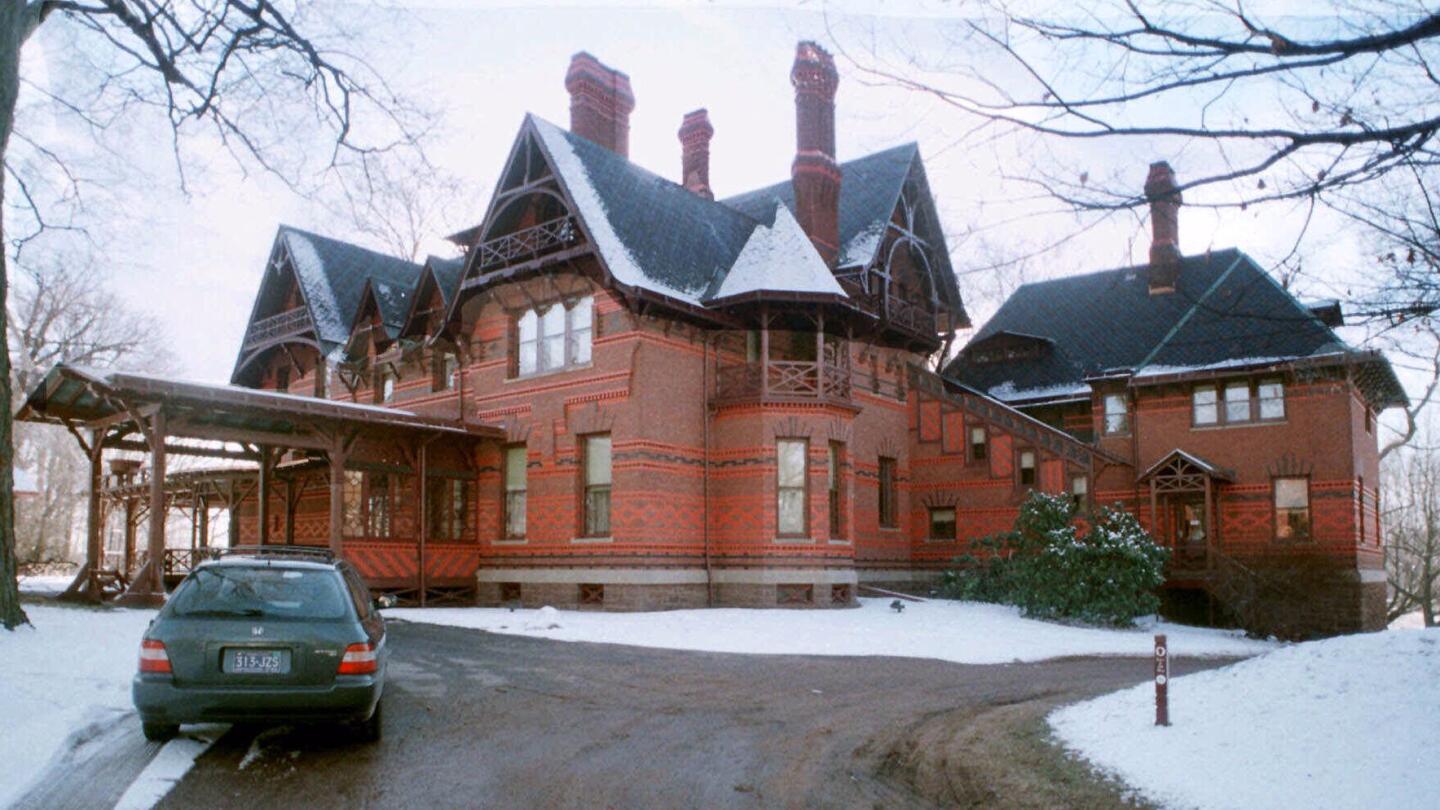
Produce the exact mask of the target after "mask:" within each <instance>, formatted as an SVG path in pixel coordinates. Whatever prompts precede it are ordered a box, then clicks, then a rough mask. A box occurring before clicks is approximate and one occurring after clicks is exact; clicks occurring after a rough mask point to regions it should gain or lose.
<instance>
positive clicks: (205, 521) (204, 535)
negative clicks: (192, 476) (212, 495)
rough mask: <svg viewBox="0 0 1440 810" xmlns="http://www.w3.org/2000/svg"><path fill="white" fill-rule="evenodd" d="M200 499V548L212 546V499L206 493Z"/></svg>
mask: <svg viewBox="0 0 1440 810" xmlns="http://www.w3.org/2000/svg"><path fill="white" fill-rule="evenodd" d="M198 497H199V500H200V504H199V509H200V548H209V547H210V499H209V498H207V497H206V496H204V495H200V496H198Z"/></svg>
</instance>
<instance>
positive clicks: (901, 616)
mask: <svg viewBox="0 0 1440 810" xmlns="http://www.w3.org/2000/svg"><path fill="white" fill-rule="evenodd" d="M890 601H891V600H889V599H862V600H860V603H861V607H860V608H859V609H858V610H780V609H770V610H750V609H742V608H718V609H709V610H672V611H664V612H656V613H592V612H582V611H564V612H562V611H557V610H555V609H554V608H541V609H539V610H514V611H511V610H509V609H506V608H423V609H419V608H411V609H400V610H393V609H392V610H387V611H385V615H386V616H388V617H390V618H396V619H403V620H405V621H412V622H425V623H429V624H443V625H450V626H452V627H467V628H472V629H476V630H488V631H490V632H492V633H507V634H510V635H519V636H535V637H538V638H548V639H555V640H557V641H595V642H603V643H608V644H630V645H634V646H639V647H662V648H666V649H675V650H704V651H707V652H732V653H770V654H788V655H890V656H899V657H903V658H937V659H940V660H942V661H954V662H956V663H961V664H1003V663H1010V662H1014V661H1040V660H1043V659H1046V658H1059V657H1063V656H1067V655H1138V656H1147V657H1148V656H1149V655H1150V654H1151V650H1152V649H1153V646H1154V645H1153V641H1154V639H1153V635H1154V634H1155V633H1168V634H1169V641H1170V646H1171V648H1172V649H1174V651H1175V654H1176V655H1191V656H1226V655H1235V656H1245V655H1257V654H1259V653H1262V652H1267V651H1269V650H1272V649H1274V648H1275V645H1273V644H1269V643H1266V642H1260V641H1252V640H1249V639H1246V638H1244V637H1243V636H1241V635H1240V634H1238V633H1234V632H1230V631H1224V630H1211V629H1204V628H1196V627H1185V626H1182V625H1173V624H1166V623H1163V622H1159V623H1148V624H1146V625H1144V626H1143V627H1140V628H1137V629H1134V630H1102V629H1098V628H1091V627H1072V626H1068V625H1063V624H1053V623H1050V622H1040V621H1034V620H1031V619H1024V618H1021V616H1020V612H1019V611H1018V610H1017V609H1015V608H1012V607H1006V606H1003V605H985V604H979V603H975V602H951V601H939V600H931V601H927V602H910V603H905V610H904V612H902V613H896V612H895V611H893V610H891V609H890V607H889V605H890Z"/></svg>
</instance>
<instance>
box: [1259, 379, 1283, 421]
mask: <svg viewBox="0 0 1440 810" xmlns="http://www.w3.org/2000/svg"><path fill="white" fill-rule="evenodd" d="M1259 394H1260V396H1259V397H1258V399H1259V400H1260V418H1261V419H1284V418H1285V384H1284V383H1282V382H1280V380H1279V379H1278V378H1273V377H1272V378H1270V379H1267V380H1261V381H1260V388H1259Z"/></svg>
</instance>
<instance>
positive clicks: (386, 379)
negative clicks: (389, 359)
mask: <svg viewBox="0 0 1440 810" xmlns="http://www.w3.org/2000/svg"><path fill="white" fill-rule="evenodd" d="M394 399H395V370H394V369H392V368H389V367H387V368H385V369H384V370H382V371H377V372H375V401H376V402H392V401H394Z"/></svg>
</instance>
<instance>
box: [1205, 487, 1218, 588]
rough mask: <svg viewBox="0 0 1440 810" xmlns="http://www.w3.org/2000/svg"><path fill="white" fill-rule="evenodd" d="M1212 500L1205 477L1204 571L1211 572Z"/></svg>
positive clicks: (1212, 547)
mask: <svg viewBox="0 0 1440 810" xmlns="http://www.w3.org/2000/svg"><path fill="white" fill-rule="evenodd" d="M1214 505H1215V504H1214V498H1213V497H1212V495H1211V482H1210V476H1209V475H1206V476H1205V570H1206V571H1209V570H1211V569H1212V568H1213V567H1214V565H1215V563H1214V559H1213V555H1212V553H1211V552H1213V551H1214V550H1215V524H1216V523H1217V522H1218V521H1216V520H1215V512H1214Z"/></svg>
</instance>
